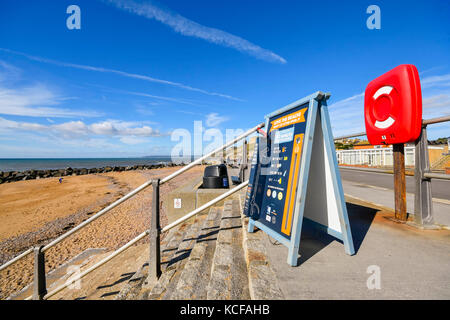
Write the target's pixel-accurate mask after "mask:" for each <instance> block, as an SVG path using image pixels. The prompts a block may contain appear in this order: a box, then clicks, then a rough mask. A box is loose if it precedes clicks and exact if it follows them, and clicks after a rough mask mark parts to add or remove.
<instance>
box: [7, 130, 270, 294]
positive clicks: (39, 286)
mask: <svg viewBox="0 0 450 320" xmlns="http://www.w3.org/2000/svg"><path fill="white" fill-rule="evenodd" d="M264 126H265V124H264V123H260V124H259V125H257V126H255V127H253V128H252V129H249V130H248V131H246V132H244V133H243V134H241V135H240V136H238V137H236V138H235V139H233V140H231V141H229V142H227V143H225V144H224V145H223V146H221V147H219V148H217V149H215V150H213V151H211V152H210V153H208V154H206V155H204V156H202V157H200V158H198V159H196V160H194V161H192V162H191V163H189V164H188V165H186V166H184V167H183V168H181V169H179V170H177V171H175V172H174V173H172V174H170V175H168V176H167V177H165V178H163V179H162V180H159V179H156V180H155V179H152V180H149V181H147V182H145V183H144V184H142V185H141V186H139V187H137V188H136V189H134V190H133V191H131V192H129V193H128V194H126V195H125V196H123V197H122V198H120V199H119V200H117V201H115V202H113V203H112V204H110V205H109V206H107V207H106V208H104V209H102V210H100V211H99V212H97V213H96V214H95V215H93V216H92V217H91V218H89V219H88V220H86V221H84V222H83V223H81V224H79V225H78V226H76V227H75V228H73V229H72V230H70V231H68V232H66V233H64V234H63V235H61V236H59V237H58V238H56V239H54V240H53V241H51V242H50V243H48V244H47V245H45V246H41V247H36V248H30V249H28V250H26V251H24V252H22V253H21V254H20V255H18V256H17V257H15V258H13V259H11V260H10V261H8V262H6V263H5V264H3V265H2V266H0V271H1V270H3V269H5V268H7V267H9V266H10V265H12V264H14V263H15V262H17V261H19V260H21V259H22V258H24V257H26V256H28V255H29V254H30V253H32V252H34V253H35V263H34V280H33V282H34V292H33V295H32V296H30V297H28V298H26V299H25V300H31V299H35V300H42V299H48V298H50V297H52V296H54V295H55V294H57V293H58V292H60V291H62V290H63V289H65V288H66V287H68V286H69V285H70V284H71V283H73V282H75V281H77V280H79V279H81V278H82V277H84V276H86V275H87V274H89V273H91V272H92V271H94V270H96V269H97V268H99V267H100V266H102V265H104V264H105V263H107V262H108V261H110V260H111V259H113V258H114V257H115V256H117V255H119V254H120V253H121V252H123V251H125V250H126V249H128V248H129V247H130V246H132V245H133V244H135V243H137V242H138V241H139V240H141V239H143V238H144V237H145V236H147V235H150V237H151V241H150V243H151V244H150V264H149V265H150V271H149V274H151V275H153V276H155V277H159V275H160V273H161V265H160V243H159V239H160V234H161V233H162V232H166V231H168V230H170V229H172V228H174V227H176V226H177V225H179V224H180V223H182V222H184V221H186V220H187V219H189V218H191V217H193V216H195V215H196V214H198V213H200V212H202V211H203V210H205V209H208V208H210V207H211V206H213V205H214V204H216V203H218V202H220V201H221V200H223V199H225V198H226V197H228V196H230V195H232V194H234V193H236V192H238V191H239V190H241V189H242V188H244V187H246V186H247V185H248V181H245V182H243V183H241V184H240V185H238V186H236V187H234V188H233V189H231V190H229V191H227V192H225V193H224V194H222V195H220V196H218V197H216V198H215V199H213V200H211V201H209V202H208V203H206V204H204V205H202V206H201V207H199V208H197V209H195V210H193V211H191V212H190V213H188V214H186V215H185V216H183V217H181V218H180V219H178V220H176V221H174V222H173V223H171V224H169V225H167V226H165V227H164V228H162V229H161V228H160V226H159V220H160V214H159V187H160V185H162V184H164V183H166V182H168V181H170V180H172V179H173V178H175V177H177V176H179V175H180V174H182V173H184V172H186V171H188V170H189V169H191V168H192V167H194V166H196V165H198V164H201V163H202V162H203V161H204V160H205V159H207V158H209V157H211V156H213V155H215V154H217V153H218V152H221V151H223V150H225V149H227V148H228V147H230V146H232V145H234V144H235V143H237V142H238V141H240V140H242V139H245V138H247V137H248V136H249V135H251V134H253V133H255V132H256V131H258V130H259V129H261V128H263V127H264ZM243 150H246V148H243ZM246 156H247V155H245V157H246ZM245 163H247V161H245ZM150 185H152V186H153V202H152V207H153V208H152V218H151V220H152V221H151V228H150V229H148V230H146V231H144V232H143V233H141V234H139V235H138V236H137V237H135V238H134V239H133V240H131V241H130V242H128V243H126V244H125V245H123V246H122V247H120V248H119V249H117V250H116V251H114V252H113V253H112V254H110V255H109V256H107V257H105V258H104V259H102V260H101V261H99V262H97V263H96V264H94V265H93V266H91V267H90V268H88V269H86V270H85V271H83V272H82V273H80V274H79V275H78V276H77V277H74V278H71V279H70V281H67V282H66V283H64V284H63V285H61V286H59V287H57V288H56V289H54V290H52V291H51V292H48V293H47V289H46V278H45V255H44V253H45V251H47V250H48V249H50V248H51V247H53V246H55V245H56V244H58V243H60V242H61V241H63V240H64V239H66V238H67V237H69V236H70V235H72V234H74V233H75V232H77V231H78V230H80V229H82V228H84V227H85V226H87V225H89V224H90V223H92V222H93V221H95V220H96V219H98V218H99V217H101V216H102V215H104V214H105V213H107V212H109V211H110V210H112V209H113V208H115V207H117V206H118V205H120V204H121V203H123V202H125V201H127V200H128V199H130V198H132V197H133V196H135V195H136V194H138V193H139V192H141V191H143V190H144V189H146V188H147V187H148V186H150ZM152 256H153V258H152ZM152 267H153V271H154V272H153V273H152V272H151V271H152Z"/></svg>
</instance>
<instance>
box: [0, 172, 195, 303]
mask: <svg viewBox="0 0 450 320" xmlns="http://www.w3.org/2000/svg"><path fill="white" fill-rule="evenodd" d="M177 169H179V167H174V168H161V169H153V170H143V171H126V172H110V173H102V174H90V175H84V176H70V177H64V179H63V183H61V184H60V183H59V182H58V178H48V179H40V180H29V181H20V182H14V183H9V184H2V185H0V263H5V262H6V261H8V260H9V259H11V258H13V257H14V256H16V255H18V254H20V253H21V252H23V251H24V250H26V249H28V248H29V247H32V246H36V245H40V244H46V243H48V242H49V241H51V240H52V239H55V238H56V237H58V236H59V235H61V234H63V233H65V232H67V231H68V230H70V229H71V228H73V227H74V226H76V225H78V224H79V223H81V222H83V221H84V220H86V219H88V218H90V216H92V214H95V213H96V212H98V211H99V210H101V209H102V208H104V207H106V206H107V205H108V204H110V203H111V202H113V201H115V200H117V199H119V198H120V197H121V196H123V195H125V194H126V193H128V192H130V191H131V190H133V189H134V188H136V187H138V186H139V185H141V184H142V183H144V182H146V181H148V180H149V179H152V178H162V177H165V176H167V175H168V174H170V173H172V172H174V171H176V170H177ZM202 173H203V168H202V167H200V166H199V167H195V168H193V169H191V170H189V171H188V172H187V173H184V174H182V175H181V176H179V177H177V178H175V179H173V180H171V181H170V182H168V183H166V184H164V185H163V186H161V200H162V201H164V195H165V194H167V192H169V191H171V190H173V189H175V188H177V187H179V186H180V185H182V184H184V183H185V182H186V181H187V180H190V179H193V178H195V177H198V176H199V175H202ZM151 190H152V188H151V187H149V188H148V189H147V190H144V191H143V192H141V193H139V194H138V195H136V196H134V197H133V198H131V199H129V200H128V201H126V202H124V203H122V204H121V205H119V206H118V207H116V208H114V209H113V210H111V211H110V212H108V213H106V214H105V215H104V216H102V217H100V218H99V219H97V220H96V221H94V222H93V223H91V224H90V225H88V226H87V227H85V228H83V229H82V230H80V231H78V232H77V233H75V234H74V235H72V236H70V237H68V238H67V239H65V240H64V241H62V242H61V243H59V244H58V245H56V246H54V247H53V248H51V249H49V250H48V251H47V252H46V253H45V256H46V271H47V272H48V271H50V270H52V269H54V268H56V267H58V266H60V265H62V264H63V263H64V262H66V261H68V260H69V259H70V258H72V257H74V256H76V255H77V254H79V253H81V252H83V251H85V250H86V249H88V248H105V249H106V250H114V249H116V248H118V247H120V246H122V245H124V244H125V243H126V242H128V241H129V240H131V239H132V238H133V237H135V236H137V235H138V234H139V233H141V232H143V231H144V230H145V229H148V228H149V224H150V212H151V196H152V193H151ZM161 224H162V225H163V226H164V225H165V224H167V217H166V215H165V212H164V210H163V209H162V204H161ZM146 241H147V239H146ZM32 275H33V261H32V255H29V257H28V258H25V259H22V260H20V261H19V262H17V263H15V264H14V265H12V266H10V267H8V268H7V269H6V270H3V271H1V272H0V299H5V298H7V297H8V296H10V295H11V294H13V293H14V292H17V291H18V290H20V289H22V288H23V287H25V286H26V285H27V284H29V283H31V282H32Z"/></svg>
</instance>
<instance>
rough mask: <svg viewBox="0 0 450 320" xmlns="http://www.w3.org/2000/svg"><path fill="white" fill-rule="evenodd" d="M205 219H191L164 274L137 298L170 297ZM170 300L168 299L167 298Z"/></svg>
mask: <svg viewBox="0 0 450 320" xmlns="http://www.w3.org/2000/svg"><path fill="white" fill-rule="evenodd" d="M205 219H206V215H201V216H197V217H195V218H193V219H192V220H193V222H192V224H191V225H190V227H189V228H188V230H187V232H186V234H185V236H184V238H183V240H182V241H181V243H180V245H179V246H178V249H177V250H176V252H175V253H174V255H173V256H172V258H171V259H170V261H168V263H167V266H165V268H164V272H163V273H162V274H161V277H160V278H159V280H158V281H157V282H156V284H155V285H154V286H153V287H152V289H151V290H145V291H143V292H142V294H141V295H140V296H139V299H141V300H147V299H149V300H160V299H161V298H163V297H164V298H165V297H166V296H170V294H171V292H173V290H174V288H175V287H176V284H177V282H178V279H179V277H180V275H181V273H182V271H183V268H184V265H185V264H186V262H187V260H188V258H189V256H190V254H191V251H192V248H193V247H194V245H195V242H196V239H197V236H198V233H199V231H200V228H201V225H202V224H203V222H204V220H205ZM169 299H170V298H169Z"/></svg>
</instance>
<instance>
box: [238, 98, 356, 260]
mask: <svg viewBox="0 0 450 320" xmlns="http://www.w3.org/2000/svg"><path fill="white" fill-rule="evenodd" d="M329 97H330V94H328V93H323V92H320V91H319V92H316V93H314V94H312V95H310V96H308V97H305V98H303V99H300V100H298V101H295V102H294V103H291V104H289V105H287V106H285V107H283V108H281V109H279V110H277V111H275V112H273V113H271V114H269V115H267V116H266V117H265V118H266V126H265V128H266V129H267V138H263V137H258V139H257V143H256V146H255V152H254V154H253V160H252V165H251V173H250V178H249V186H248V189H247V194H246V201H245V206H244V214H245V215H247V216H248V217H249V226H248V231H249V232H254V228H255V227H257V228H259V229H261V230H263V231H264V232H266V233H267V234H268V235H270V236H271V237H273V238H274V239H276V240H278V241H279V242H280V243H282V244H284V245H285V246H286V247H288V248H289V253H288V259H287V262H288V264H289V265H291V266H297V265H298V252H299V248H300V237H301V231H302V225H303V224H304V223H308V224H311V225H312V226H313V227H316V228H318V229H320V230H322V231H325V232H326V233H328V234H330V235H331V236H333V237H336V238H338V239H339V240H341V241H342V242H343V243H344V247H345V252H346V253H347V254H349V255H353V254H354V253H355V250H354V246H353V239H352V234H351V230H350V225H349V221H348V214H347V207H346V205H345V198H344V192H343V188H342V183H341V177H340V173H339V168H338V164H337V159H336V152H335V149H334V140H333V135H332V132H331V125H330V118H329V114H328V108H327V100H328V98H329Z"/></svg>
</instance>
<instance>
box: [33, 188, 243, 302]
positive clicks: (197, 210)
mask: <svg viewBox="0 0 450 320" xmlns="http://www.w3.org/2000/svg"><path fill="white" fill-rule="evenodd" d="M247 185H248V180H247V181H245V182H243V183H241V184H240V185H238V186H236V187H234V188H233V189H231V190H229V191H227V192H225V193H224V194H222V195H220V196H218V197H217V198H214V199H213V200H211V201H209V202H207V203H205V204H204V205H202V206H201V207H199V208H197V209H195V210H193V211H191V212H190V213H188V214H186V215H185V216H183V217H181V218H180V219H178V220H176V221H174V222H172V223H171V224H169V225H167V226H166V227H164V228H163V229H162V230H161V232H166V231H168V230H170V229H172V228H174V227H176V226H177V225H179V224H180V223H182V222H184V221H186V220H188V219H189V218H191V217H193V216H195V215H196V214H198V213H200V212H202V211H203V210H205V209H208V208H209V207H211V206H213V205H214V204H216V203H217V202H219V201H221V200H223V199H225V198H226V197H228V196H230V195H232V194H233V193H235V192H237V191H239V190H241V189H242V188H244V187H246V186H247ZM149 233H150V230H146V231H144V232H143V233H141V234H140V235H138V236H137V237H136V238H134V239H133V240H131V241H130V242H128V243H126V244H125V245H124V246H122V247H120V248H119V249H118V250H117V251H114V252H113V253H112V254H110V255H109V256H107V257H105V258H104V259H102V260H100V261H99V262H97V263H96V264H94V265H93V266H92V267H90V268H88V269H86V270H85V271H83V272H81V273H80V274H79V275H78V276H76V277H74V278H72V279H70V281H69V280H67V281H66V282H65V283H64V284H62V285H60V286H59V287H57V288H56V289H54V290H52V291H50V292H49V293H47V294H46V295H45V296H44V298H43V299H48V298H50V297H52V296H54V295H55V294H57V293H58V292H60V291H62V290H64V289H65V288H66V287H68V286H69V285H70V284H72V283H74V282H75V281H78V280H80V279H81V278H83V277H84V276H86V275H88V274H89V273H91V272H92V271H94V270H96V269H98V268H99V267H100V266H102V265H104V264H105V263H107V262H108V261H110V260H111V259H113V258H114V257H115V256H117V255H118V254H120V253H122V252H123V251H125V250H126V249H128V248H129V247H131V246H132V245H133V244H135V243H136V242H138V241H139V240H141V239H142V238H144V237H145V236H146V235H148V234H149ZM30 299H32V296H30V297H28V298H26V299H25V300H30Z"/></svg>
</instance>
